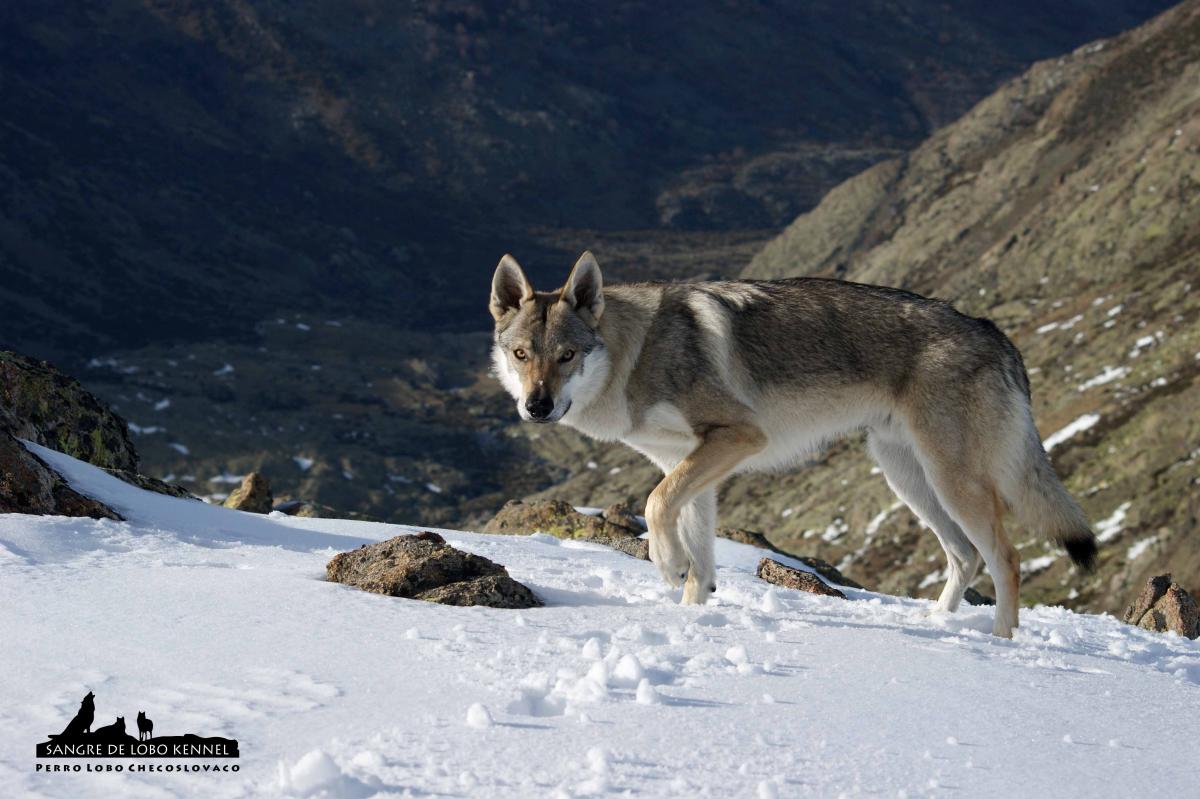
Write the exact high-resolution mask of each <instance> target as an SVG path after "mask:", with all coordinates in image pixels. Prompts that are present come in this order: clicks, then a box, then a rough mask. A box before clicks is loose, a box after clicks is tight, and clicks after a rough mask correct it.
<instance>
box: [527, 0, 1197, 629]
mask: <svg viewBox="0 0 1200 799" xmlns="http://www.w3.org/2000/svg"><path fill="white" fill-rule="evenodd" d="M745 274H746V276H748V277H755V278H763V277H783V276H789V275H806V274H807V275H824V276H835V277H843V278H847V279H851V280H858V281H863V282H872V283H882V284H886V285H893V286H901V287H904V288H908V289H912V290H914V291H918V292H922V293H925V294H929V295H934V296H939V297H943V298H945V299H948V300H951V301H953V302H954V303H955V304H956V305H957V306H958V307H959V308H960V309H962V310H964V311H965V312H968V313H972V314H977V315H987V316H989V317H991V318H993V319H995V320H996V322H997V323H998V324H1000V326H1001V327H1002V328H1003V329H1004V330H1005V332H1007V333H1008V334H1009V335H1010V336H1012V337H1013V339H1014V341H1016V343H1017V345H1018V346H1019V347H1020V348H1021V349H1022V352H1023V353H1024V355H1025V359H1026V362H1027V365H1028V366H1029V368H1030V373H1031V378H1032V383H1033V395H1034V404H1035V413H1036V417H1037V420H1038V424H1039V426H1040V429H1041V431H1042V433H1043V436H1044V437H1045V438H1047V439H1051V440H1052V442H1053V441H1057V443H1056V445H1055V446H1054V447H1053V450H1052V459H1053V461H1054V464H1055V467H1056V468H1057V470H1058V471H1059V473H1060V475H1062V476H1063V477H1064V478H1065V479H1066V481H1067V484H1068V486H1069V487H1070V488H1071V489H1072V491H1073V493H1074V494H1075V495H1076V496H1077V497H1079V498H1080V500H1081V501H1082V503H1083V505H1084V508H1085V510H1086V511H1087V512H1088V514H1089V516H1090V517H1091V518H1092V519H1093V520H1095V521H1096V522H1097V526H1098V530H1099V531H1100V532H1101V542H1102V543H1101V555H1100V570H1099V572H1098V574H1097V575H1095V576H1090V577H1084V576H1081V575H1078V574H1075V573H1074V572H1073V570H1072V569H1071V568H1070V567H1069V566H1068V563H1067V560H1066V559H1065V558H1063V557H1059V555H1060V554H1061V553H1060V552H1058V551H1056V550H1053V549H1048V548H1046V546H1045V545H1044V544H1042V543H1040V540H1039V538H1038V536H1036V535H1035V534H1033V533H1032V532H1029V531H1025V532H1023V533H1022V534H1020V535H1019V537H1018V539H1017V540H1018V542H1019V545H1020V547H1021V550H1022V557H1023V560H1024V561H1025V576H1024V583H1025V585H1024V587H1023V596H1024V598H1025V599H1026V600H1027V601H1047V602H1055V603H1064V604H1066V605H1067V606H1068V607H1083V608H1089V609H1093V610H1108V611H1114V612H1119V611H1120V610H1121V609H1122V608H1123V607H1124V605H1125V603H1126V602H1127V601H1128V598H1129V597H1130V595H1131V594H1133V593H1135V592H1136V590H1137V587H1138V586H1140V585H1141V583H1142V582H1144V580H1145V578H1146V576H1148V575H1150V574H1156V573H1160V572H1162V571H1174V572H1175V573H1176V574H1177V575H1178V576H1179V577H1180V578H1181V579H1183V580H1184V581H1185V582H1188V581H1194V580H1195V579H1196V575H1197V574H1198V573H1200V547H1198V546H1197V545H1196V543H1195V540H1194V535H1193V533H1194V531H1195V529H1196V525H1197V521H1198V519H1200V501H1198V499H1197V497H1198V496H1200V493H1198V492H1197V488H1196V486H1197V479H1198V478H1197V466H1196V464H1197V457H1198V453H1200V383H1198V377H1200V3H1197V2H1195V1H1194V0H1191V1H1189V2H1187V3H1184V4H1182V5H1180V6H1179V7H1177V8H1175V9H1173V10H1171V11H1170V12H1167V13H1166V14H1163V15H1162V16H1160V17H1158V18H1157V19H1155V20H1153V21H1151V22H1149V23H1147V24H1146V25H1144V26H1142V27H1141V28H1138V29H1136V30H1134V31H1131V32H1129V33H1127V34H1124V35H1122V36H1119V37H1117V38H1115V39H1112V40H1108V41H1103V42H1097V43H1094V44H1091V45H1088V46H1086V47H1083V48H1080V49H1079V50H1077V51H1075V52H1074V53H1071V54H1070V55H1067V56H1064V57H1062V58H1057V59H1053V60H1050V61H1045V62H1042V63H1039V64H1037V65H1035V66H1034V67H1032V68H1031V69H1030V70H1029V71H1028V72H1027V73H1025V74H1024V75H1022V76H1021V77H1019V78H1017V79H1015V80H1013V81H1011V82H1010V83H1008V84H1006V85H1005V86H1004V87H1003V88H1001V89H1000V90H999V91H998V92H997V93H996V94H994V95H992V96H991V97H989V98H987V99H986V100H984V101H983V102H981V103H980V104H979V105H978V106H976V107H975V108H974V109H973V110H972V111H971V112H970V113H968V114H967V115H966V116H964V117H963V118H962V119H961V120H959V121H958V122H955V123H954V124H952V125H949V126H947V127H945V128H943V129H942V130H940V131H938V132H937V133H936V134H935V135H934V136H932V137H931V138H930V139H929V140H928V141H926V142H925V143H924V144H923V145H921V146H920V147H919V148H917V149H915V150H914V151H912V152H911V153H909V154H908V155H906V156H905V157H903V158H900V159H894V160H890V161H885V162H882V163H880V164H878V165H876V166H874V167H872V168H870V169H868V170H867V171H866V172H864V173H862V174H860V175H858V176H856V177H855V178H852V179H851V180H849V181H847V182H845V183H844V184H842V185H841V186H839V187H837V188H836V189H834V190H833V191H831V192H830V193H829V195H828V196H827V197H826V198H825V199H824V201H823V202H822V203H821V204H820V206H819V207H818V208H816V209H815V210H813V211H812V212H810V213H808V214H805V215H803V216H801V217H800V218H798V219H797V220H796V221H795V222H794V223H793V224H792V225H791V226H790V227H789V228H788V229H787V230H786V231H785V232H784V233H782V234H781V235H780V236H779V237H778V238H777V239H775V240H774V241H772V242H771V243H770V244H768V245H767V246H766V247H765V248H764V249H763V250H762V251H761V253H759V255H757V256H756V257H755V258H754V260H753V261H752V262H751V264H750V265H749V267H747V269H746V272H745ZM581 457H583V458H585V459H586V458H589V457H590V458H591V459H592V460H593V461H595V462H596V463H597V465H598V468H597V469H594V470H584V469H580V470H578V472H577V474H576V475H575V477H573V478H572V480H571V481H570V482H569V483H567V484H566V485H564V486H561V487H556V488H554V489H551V490H550V491H547V492H545V493H547V494H549V495H552V496H559V497H571V498H572V499H573V500H574V501H577V502H587V503H589V504H603V503H604V502H606V501H610V500H611V499H615V498H618V497H622V496H639V495H640V497H642V498H644V496H645V492H647V491H648V490H649V488H650V487H652V485H653V481H654V475H653V470H652V469H650V468H649V467H648V466H646V465H644V464H641V463H638V462H637V460H636V459H635V458H633V457H631V456H628V455H626V454H624V453H622V452H620V451H619V450H604V453H603V455H601V456H596V455H595V454H585V455H583V456H581ZM613 469H617V470H619V471H618V472H616V473H615V474H614V473H611V471H612V470H613ZM614 495H615V496H614ZM722 498H723V503H724V504H723V506H722V507H723V511H722V515H723V519H724V522H725V523H726V524H731V525H738V526H744V527H749V528H752V529H758V530H762V531H764V532H765V533H766V534H767V535H768V536H769V537H770V539H771V540H772V541H773V542H774V543H776V544H778V545H780V546H783V547H785V548H791V549H792V550H794V551H801V550H802V551H804V552H806V553H807V552H812V553H814V554H817V555H819V556H820V557H823V558H825V559H827V560H830V561H832V562H834V563H838V565H839V567H841V568H843V570H844V571H846V573H847V574H848V575H850V576H852V577H854V578H855V579H857V580H859V581H861V582H863V583H864V584H866V585H869V586H872V587H878V588H880V589H881V590H888V591H892V592H896V593H908V594H912V595H918V596H931V595H934V594H936V592H937V591H938V590H939V588H940V584H941V579H942V578H943V574H942V573H941V571H940V570H941V569H942V568H943V567H944V564H943V562H942V554H941V552H940V549H939V547H938V546H937V543H936V541H935V540H934V539H933V536H932V535H930V534H929V533H927V532H924V531H922V530H920V529H919V527H918V525H917V522H916V520H915V519H914V518H913V517H912V516H911V515H910V514H909V513H908V512H907V510H902V509H901V508H899V507H897V506H896V504H895V498H894V497H893V496H892V495H891V493H890V491H889V490H888V489H887V487H886V485H885V484H884V482H883V478H882V476H880V475H879V474H878V472H877V470H875V469H873V466H872V464H871V463H870V462H869V461H868V460H867V458H866V456H865V454H864V452H863V448H862V447H861V446H858V445H857V444H856V443H855V442H851V443H846V444H839V445H837V446H835V447H833V448H832V449H831V450H830V451H829V452H828V453H826V454H825V455H823V456H822V457H820V458H819V459H818V461H817V464H816V465H813V466H811V467H810V468H804V469H800V470H798V471H794V472H789V473H787V474H785V475H781V476H778V477H772V478H769V479H763V478H761V477H746V478H737V479H734V480H732V481H730V483H729V484H728V485H727V486H726V487H725V488H724V490H723V492H722ZM985 590H986V586H985Z"/></svg>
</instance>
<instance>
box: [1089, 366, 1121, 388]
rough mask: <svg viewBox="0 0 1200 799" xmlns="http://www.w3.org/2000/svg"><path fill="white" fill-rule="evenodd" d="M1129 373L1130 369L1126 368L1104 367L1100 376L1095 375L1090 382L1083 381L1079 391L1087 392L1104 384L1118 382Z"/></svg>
mask: <svg viewBox="0 0 1200 799" xmlns="http://www.w3.org/2000/svg"><path fill="white" fill-rule="evenodd" d="M1129 372H1130V369H1129V367H1128V366H1106V367H1104V369H1103V371H1101V372H1100V374H1098V375H1096V376H1095V377H1093V378H1091V379H1090V380H1085V381H1084V382H1083V383H1080V384H1079V390H1080V391H1087V390H1088V389H1089V388H1096V387H1097V386H1102V385H1104V384H1105V383H1111V382H1112V381H1114V380H1120V379H1121V378H1123V377H1126V376H1127V375H1128V374H1129Z"/></svg>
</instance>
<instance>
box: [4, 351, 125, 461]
mask: <svg viewBox="0 0 1200 799" xmlns="http://www.w3.org/2000/svg"><path fill="white" fill-rule="evenodd" d="M0 429H2V430H5V431H7V432H8V433H10V434H12V435H13V436H15V437H17V438H24V439H27V440H29V441H33V442H36V443H38V444H41V445H42V446H44V447H49V448H50V449H56V450H58V451H59V452H63V453H66V454H67V455H70V456H71V457H72V458H76V459H78V460H81V461H86V462H88V463H90V464H92V465H93V466H99V467H101V468H102V469H112V470H116V471H121V472H132V473H135V474H136V473H137V466H138V457H137V452H136V450H134V447H133V442H132V441H131V440H130V438H129V428H128V425H126V423H125V420H124V419H122V418H121V417H120V416H117V415H116V414H115V413H113V412H112V411H111V410H109V409H108V408H107V407H106V406H105V405H103V404H102V403H101V402H100V400H98V399H96V397H94V396H93V395H92V394H91V393H90V392H88V391H86V390H85V389H84V388H83V386H81V385H80V384H79V381H78V380H75V379H74V378H72V377H68V376H67V375H65V374H63V373H62V372H60V371H59V370H58V369H56V368H54V367H53V366H51V365H50V364H48V363H46V362H45V361H38V360H34V359H33V358H27V357H26V356H24V355H20V354H18V353H15V352H0Z"/></svg>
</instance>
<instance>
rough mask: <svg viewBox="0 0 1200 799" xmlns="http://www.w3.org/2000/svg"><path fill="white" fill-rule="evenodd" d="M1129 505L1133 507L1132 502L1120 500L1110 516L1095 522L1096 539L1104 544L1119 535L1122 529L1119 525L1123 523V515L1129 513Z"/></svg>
mask: <svg viewBox="0 0 1200 799" xmlns="http://www.w3.org/2000/svg"><path fill="white" fill-rule="evenodd" d="M1131 507H1133V503H1132V502H1122V503H1121V504H1120V505H1118V506H1117V509H1116V510H1114V511H1113V512H1112V515H1111V516H1108V517H1106V518H1104V519H1101V520H1100V521H1098V522H1096V541H1097V542H1099V543H1101V544H1104V543H1107V542H1108V541H1111V540H1113V539H1114V538H1116V537H1117V536H1119V535H1120V534H1121V530H1122V527H1121V525H1123V524H1124V523H1125V515H1126V514H1127V513H1129V509H1130V508H1131Z"/></svg>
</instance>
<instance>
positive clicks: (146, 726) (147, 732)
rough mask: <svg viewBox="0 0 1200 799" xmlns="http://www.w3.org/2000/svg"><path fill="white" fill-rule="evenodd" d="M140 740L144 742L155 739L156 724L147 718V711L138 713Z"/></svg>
mask: <svg viewBox="0 0 1200 799" xmlns="http://www.w3.org/2000/svg"><path fill="white" fill-rule="evenodd" d="M137 721H138V740H139V741H144V740H146V739H147V738H153V737H154V722H153V721H151V720H150V719H148V718H146V711H144V710H139V711H138V719H137Z"/></svg>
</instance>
